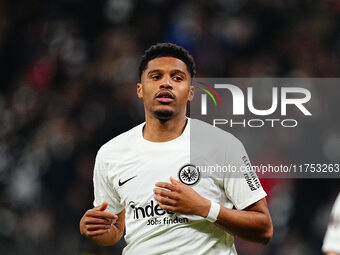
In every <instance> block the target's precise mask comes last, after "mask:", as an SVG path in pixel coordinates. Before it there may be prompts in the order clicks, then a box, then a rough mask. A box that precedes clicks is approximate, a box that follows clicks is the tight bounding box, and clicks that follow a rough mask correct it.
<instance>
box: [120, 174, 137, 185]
mask: <svg viewBox="0 0 340 255" xmlns="http://www.w3.org/2000/svg"><path fill="white" fill-rule="evenodd" d="M136 176H137V175H135V176H133V177H131V178H129V179H127V180H125V181H121V180H120V179H119V182H118V185H119V186H122V185H124V184H125V183H127V182H128V181H130V180H132V179H133V178H135V177H136Z"/></svg>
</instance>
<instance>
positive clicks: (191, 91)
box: [188, 86, 195, 102]
mask: <svg viewBox="0 0 340 255" xmlns="http://www.w3.org/2000/svg"><path fill="white" fill-rule="evenodd" d="M194 91H195V88H194V86H190V91H189V95H188V101H189V102H191V101H192V100H193V99H194Z"/></svg>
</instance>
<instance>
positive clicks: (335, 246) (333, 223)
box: [322, 193, 340, 255]
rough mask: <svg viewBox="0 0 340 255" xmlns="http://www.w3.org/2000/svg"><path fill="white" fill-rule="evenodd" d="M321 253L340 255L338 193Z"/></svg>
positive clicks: (339, 196)
mask: <svg viewBox="0 0 340 255" xmlns="http://www.w3.org/2000/svg"><path fill="white" fill-rule="evenodd" d="M322 251H323V252H324V253H325V254H326V255H340V193H339V194H338V197H337V199H336V200H335V203H334V205H333V209H332V213H331V218H330V221H329V224H328V228H327V232H326V235H325V239H324V241H323V246H322Z"/></svg>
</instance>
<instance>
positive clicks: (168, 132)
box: [143, 115, 186, 142]
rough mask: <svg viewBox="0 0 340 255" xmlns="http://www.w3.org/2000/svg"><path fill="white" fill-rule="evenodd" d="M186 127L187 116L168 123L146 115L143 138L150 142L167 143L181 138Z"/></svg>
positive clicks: (170, 120)
mask: <svg viewBox="0 0 340 255" xmlns="http://www.w3.org/2000/svg"><path fill="white" fill-rule="evenodd" d="M185 126H186V117H185V115H184V116H179V117H175V118H172V119H169V120H166V121H164V120H159V119H157V118H154V117H151V116H148V115H146V116H145V127H144V130H143V137H144V139H146V140H148V141H150V142H167V141H170V140H173V139H175V138H177V137H179V136H180V135H181V134H182V133H183V131H184V129H185Z"/></svg>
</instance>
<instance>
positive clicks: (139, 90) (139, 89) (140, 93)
mask: <svg viewBox="0 0 340 255" xmlns="http://www.w3.org/2000/svg"><path fill="white" fill-rule="evenodd" d="M137 96H138V98H143V84H142V83H137Z"/></svg>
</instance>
